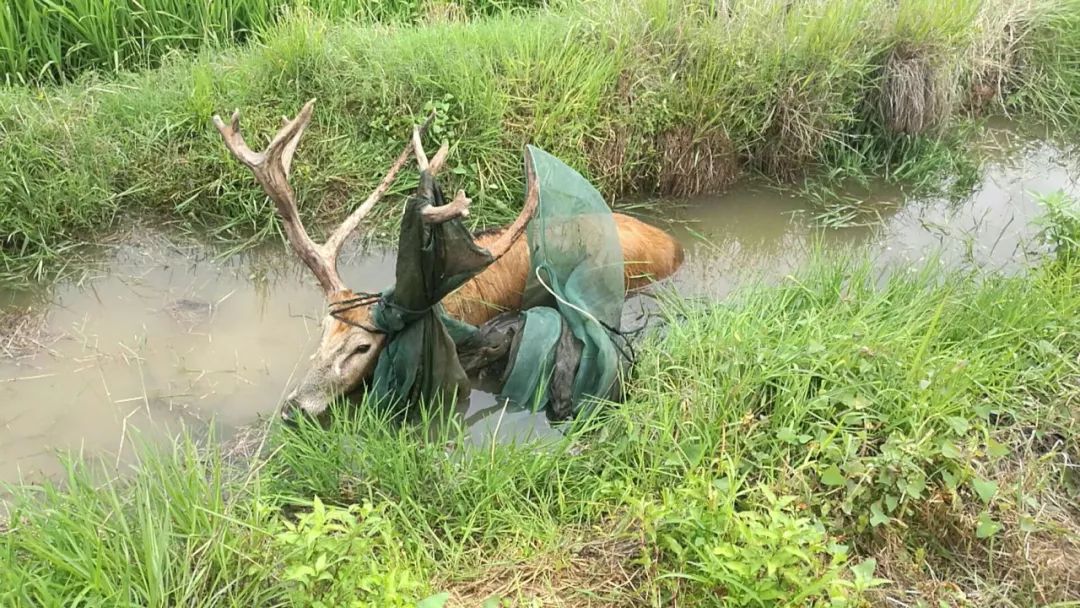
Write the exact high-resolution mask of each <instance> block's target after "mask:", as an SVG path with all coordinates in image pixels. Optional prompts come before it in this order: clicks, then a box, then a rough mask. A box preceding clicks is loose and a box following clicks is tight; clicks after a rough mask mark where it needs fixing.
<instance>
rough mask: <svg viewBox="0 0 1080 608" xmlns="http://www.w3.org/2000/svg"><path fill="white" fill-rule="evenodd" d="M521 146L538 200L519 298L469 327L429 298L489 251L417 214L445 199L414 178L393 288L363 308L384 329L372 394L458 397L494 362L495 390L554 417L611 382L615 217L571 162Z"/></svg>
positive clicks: (460, 230) (461, 278)
mask: <svg viewBox="0 0 1080 608" xmlns="http://www.w3.org/2000/svg"><path fill="white" fill-rule="evenodd" d="M526 154H527V155H528V156H527V159H526V160H527V161H529V162H531V165H532V167H533V170H534V171H535V174H536V178H537V179H536V188H537V189H538V194H539V203H538V207H537V210H536V214H535V215H534V216H533V219H532V220H531V221H530V222H529V225H528V228H527V231H526V238H527V239H528V246H529V253H530V268H529V277H528V280H527V286H526V290H525V294H524V300H523V302H524V304H523V306H522V310H521V311H512V312H509V313H505V314H503V315H499V316H498V317H496V318H495V319H492V320H491V321H489V322H487V323H485V324H484V325H482V326H480V327H472V326H469V325H467V324H465V323H462V322H460V321H458V320H456V319H453V318H451V317H449V316H448V315H447V314H446V313H445V311H444V310H443V309H442V307H441V305H440V304H439V302H441V301H442V299H443V298H444V297H446V295H448V294H449V293H451V292H452V291H453V290H454V289H456V288H457V287H459V286H461V285H462V284H464V283H465V282H466V281H468V280H469V279H471V278H473V277H474V276H476V275H477V274H479V273H480V272H482V271H483V270H484V269H485V268H487V267H488V266H489V265H490V264H491V263H492V262H493V259H492V257H491V255H490V254H489V253H488V252H487V251H485V250H484V249H482V248H480V247H478V246H477V245H476V244H475V243H474V242H473V239H472V235H471V234H469V232H468V230H467V229H466V228H465V226H464V225H463V224H462V223H461V221H460V220H453V221H450V222H445V223H443V224H433V225H432V224H425V223H424V222H423V221H422V219H421V216H420V212H421V210H422V209H423V208H424V207H425V206H426V205H429V204H432V205H441V204H444V198H443V195H442V192H441V190H440V188H439V187H438V184H437V183H435V180H434V179H433V178H432V177H431V176H430V175H428V174H427V173H423V174H422V175H421V183H420V187H419V188H417V191H416V193H415V194H414V195H413V196H412V197H411V198H410V199H409V201H408V203H407V204H406V209H405V215H404V217H403V219H402V226H401V234H400V237H399V242H398V246H399V248H398V257H397V268H396V277H395V278H396V282H395V285H394V287H393V288H392V289H389V290H387V291H385V292H384V293H383V297H382V299H381V300H380V302H379V303H378V304H377V305H376V307H375V310H374V311H373V312H374V317H373V318H374V322H375V324H376V326H377V327H378V328H379V329H381V330H382V331H384V332H386V333H387V335H388V343H387V347H386V348H385V349H384V351H383V353H382V354H381V355H380V358H379V361H378V364H377V366H376V370H375V377H374V379H373V384H372V389H373V391H374V392H375V394H376V395H377V396H382V397H391V398H395V399H401V400H404V401H407V402H415V401H417V400H432V399H436V398H440V397H445V396H446V395H447V394H452V395H455V396H459V395H461V394H462V392H463V391H465V390H467V389H468V388H469V386H470V384H469V380H468V374H469V373H474V374H475V373H477V372H482V371H484V369H485V368H487V369H488V370H489V371H490V369H491V368H494V369H497V370H498V371H497V372H496V373H495V374H494V375H495V376H496V377H497V380H498V381H499V382H498V383H499V384H500V385H501V391H500V396H501V397H502V398H505V399H508V400H510V401H512V402H514V403H516V404H518V405H521V406H525V407H533V408H541V407H548V408H549V413H552V412H554V415H555V417H559V418H562V417H565V416H567V415H571V414H573V413H576V412H577V411H579V410H580V408H581V407H582V406H583V405H585V404H588V403H592V402H594V401H595V400H594V398H600V399H607V398H611V397H612V395H613V394H614V392H615V391H616V390H617V388H618V386H617V382H618V378H619V370H620V365H621V363H622V360H621V359H620V351H619V349H618V348H617V347H616V344H615V342H614V340H616V339H618V332H619V324H620V320H621V313H622V306H623V301H624V298H625V291H624V283H623V260H622V248H621V246H620V244H619V235H618V230H617V228H616V226H615V222H614V218H613V217H612V215H611V211H610V209H609V208H608V206H607V204H606V203H605V202H604V199H603V197H602V196H601V195H600V193H599V192H598V191H597V190H596V189H595V188H594V187H593V186H592V185H591V184H590V183H589V182H588V181H587V180H585V179H584V178H583V177H582V176H581V175H580V174H578V173H577V172H576V171H574V170H573V169H572V168H570V167H569V166H567V165H566V164H565V163H563V162H562V161H560V160H559V159H557V158H555V157H554V156H552V155H550V154H548V153H547V152H544V151H543V150H541V149H539V148H535V147H532V146H529V147H527V149H526ZM463 361H464V362H465V363H464V364H463Z"/></svg>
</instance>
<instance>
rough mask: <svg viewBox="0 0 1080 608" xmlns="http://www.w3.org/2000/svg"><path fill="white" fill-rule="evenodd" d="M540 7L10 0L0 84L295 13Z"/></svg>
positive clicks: (209, 41)
mask: <svg viewBox="0 0 1080 608" xmlns="http://www.w3.org/2000/svg"><path fill="white" fill-rule="evenodd" d="M543 4H544V2H543V0H434V1H431V2H422V1H420V0H360V1H357V2H346V1H343V0H306V1H302V2H294V1H288V0H215V1H213V2H183V1H178V0H142V1H139V2H136V1H135V0H119V1H116V2H100V1H97V0H11V1H9V2H6V3H5V4H4V7H3V8H2V9H0V80H2V81H3V82H7V83H37V84H49V83H54V82H67V81H70V80H72V79H76V78H78V77H79V76H81V75H83V74H85V73H86V72H89V71H103V72H110V71H121V70H137V69H144V68H148V67H154V66H156V65H158V64H159V63H160V62H161V61H162V59H163V58H164V57H165V56H166V55H168V54H169V53H174V52H183V51H192V50H196V49H199V48H203V47H222V46H227V45H230V44H234V43H243V42H246V41H248V40H251V39H258V38H259V36H260V35H261V34H262V33H263V32H265V31H266V30H267V29H268V28H270V27H272V26H273V25H274V24H275V23H277V22H278V21H279V20H281V19H282V18H286V17H287V16H288V15H289V13H290V11H291V10H295V9H297V8H302V9H307V10H310V11H312V12H314V13H316V14H318V15H320V16H322V17H326V18H328V19H336V20H351V21H357V22H365V23H414V22H420V21H422V20H424V19H440V18H443V19H456V18H468V17H473V16H481V15H490V14H496V13H500V12H503V11H512V10H517V9H533V8H536V7H539V6H542V5H543Z"/></svg>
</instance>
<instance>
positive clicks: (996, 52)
mask: <svg viewBox="0 0 1080 608" xmlns="http://www.w3.org/2000/svg"><path fill="white" fill-rule="evenodd" d="M119 4H122V3H119ZM327 6H329V5H327ZM380 6H382V4H380ZM477 6H480V5H479V4H478V5H477ZM1078 16H1080V3H1078V2H1077V0H1040V1H1037V2H1026V1H1025V2H1013V1H1007V0H995V1H991V2H986V1H982V0H979V1H976V0H967V1H964V2H951V1H949V2H945V1H943V0H917V1H912V2H903V3H899V4H897V3H895V2H891V1H889V0H815V1H806V2H795V3H792V2H786V1H781V0H773V1H769V2H744V3H721V4H715V3H708V2H683V1H675V0H650V1H649V2H644V3H641V2H624V1H622V0H590V1H588V2H584V3H580V4H578V5H574V6H569V7H565V8H560V9H557V10H555V11H554V12H552V11H550V10H544V11H539V12H532V13H529V14H527V15H507V14H504V15H501V16H497V17H493V18H490V19H483V20H478V21H472V22H467V23H441V24H431V25H427V26H425V27H417V28H403V29H402V28H393V27H387V26H384V25H358V24H356V23H346V24H331V23H330V22H328V21H325V20H323V19H321V18H319V17H318V16H316V15H315V14H313V13H311V12H307V11H298V13H297V14H296V15H294V16H293V17H292V18H290V19H286V20H284V21H282V22H280V23H278V24H276V25H274V26H273V27H271V28H270V29H269V30H268V31H267V32H266V33H265V35H263V36H260V37H259V40H258V41H256V42H254V43H253V44H251V45H248V46H245V47H243V48H239V49H231V50H211V51H205V52H203V53H200V54H198V55H195V56H170V57H168V58H166V59H165V60H164V65H163V66H162V67H161V69H159V70H154V71H147V72H142V73H138V74H121V75H117V76H116V77H114V78H111V79H108V80H103V81H97V82H92V84H89V85H87V83H78V84H75V85H70V86H66V87H60V88H49V89H44V90H40V89H39V90H34V89H29V88H24V87H8V88H6V89H0V198H2V199H3V200H4V202H5V207H4V213H3V214H0V267H2V269H3V271H2V272H3V274H4V275H7V276H8V277H9V278H19V279H22V280H26V279H27V278H35V277H41V276H44V275H46V274H52V273H54V272H56V271H57V270H59V269H60V268H62V262H63V261H70V260H71V258H72V252H73V247H75V246H76V245H78V244H79V243H82V242H86V241H87V240H91V239H92V235H95V234H97V233H98V232H100V231H101V230H102V229H105V228H107V227H108V226H110V225H112V224H113V223H115V221H116V219H117V218H118V217H122V216H126V215H129V214H131V213H134V212H138V211H143V212H145V211H154V212H161V213H162V214H163V215H164V217H166V218H181V219H182V220H183V221H184V222H185V223H186V224H188V225H199V226H203V227H207V228H209V229H210V230H211V232H212V233H213V234H214V235H215V236H217V237H221V238H227V239H230V240H239V241H240V242H243V241H244V240H245V239H257V238H264V237H266V236H268V235H273V234H274V233H275V231H276V230H277V229H276V227H275V224H274V222H273V212H272V208H271V206H270V205H269V204H267V202H266V201H265V199H264V198H263V197H262V196H261V194H260V192H259V190H258V188H257V187H255V186H254V185H253V183H252V181H251V179H250V176H249V175H248V174H247V172H246V171H244V170H243V168H242V167H240V166H238V165H237V163H235V162H233V161H232V159H230V158H229V157H228V156H227V154H226V152H225V150H224V148H223V146H222V144H221V142H220V139H219V138H218V136H217V134H216V132H214V130H213V128H212V126H211V125H210V117H211V116H212V115H213V114H214V113H217V112H219V113H225V112H228V111H231V110H232V109H233V108H237V107H239V108H242V110H243V111H244V115H245V125H246V129H247V132H248V133H250V136H249V137H252V138H256V137H265V135H264V134H266V133H269V132H270V131H271V129H272V128H273V127H274V126H275V124H276V121H277V120H278V117H280V116H281V115H282V114H292V113H294V112H296V111H297V109H298V108H299V107H300V106H301V104H302V103H303V102H304V101H306V100H307V99H308V98H311V97H317V98H318V99H319V104H318V106H317V109H316V115H315V119H314V122H313V124H312V127H311V129H310V130H309V132H308V134H307V135H306V138H305V141H304V143H303V144H302V146H301V151H300V153H299V155H298V157H297V169H296V171H295V174H296V175H295V176H294V177H295V181H296V182H297V187H298V190H299V194H300V200H301V207H302V209H301V211H302V213H303V215H304V217H305V219H306V220H307V221H308V223H312V222H313V221H315V219H316V218H318V219H320V220H328V221H331V222H332V221H336V220H337V219H339V218H340V217H341V215H342V213H343V212H344V211H345V210H346V209H347V208H348V207H350V206H351V205H353V204H356V202H357V201H358V200H360V199H361V198H362V197H364V196H366V194H367V193H368V192H369V191H370V189H371V188H372V187H374V185H375V184H376V182H377V180H378V179H379V178H380V177H381V175H382V171H383V170H384V169H385V167H386V166H387V164H388V163H389V161H390V159H392V158H393V157H394V155H395V154H396V153H397V151H398V150H399V149H400V146H401V145H402V143H403V140H404V139H405V137H406V136H407V134H408V133H409V130H410V126H411V124H412V123H413V122H418V121H419V120H420V119H421V118H422V117H423V116H424V115H426V113H427V112H428V111H429V110H431V109H438V110H439V112H440V114H439V118H438V120H437V124H436V129H435V136H436V137H438V138H442V139H445V140H448V141H449V142H451V144H452V145H453V147H454V156H453V163H454V170H455V175H453V176H452V177H453V181H454V182H455V183H453V184H450V186H453V187H459V186H460V187H464V188H466V190H467V191H468V192H469V193H470V194H471V195H472V196H473V198H474V201H475V203H474V206H473V209H474V214H473V218H474V220H475V221H476V222H477V224H478V225H483V224H490V223H494V222H499V221H504V220H506V219H508V218H509V217H512V216H513V214H514V213H515V208H516V206H517V205H518V204H519V201H520V192H521V190H522V183H521V166H520V164H521V159H520V151H521V148H522V145H523V144H524V143H525V142H527V141H531V142H534V143H536V144H538V145H540V146H541V147H544V148H545V149H548V150H549V151H551V152H552V153H554V154H556V155H558V156H559V157H561V158H563V159H565V160H566V161H567V162H569V163H570V164H572V165H573V166H574V167H575V168H577V169H579V170H581V171H582V172H584V173H585V174H586V175H587V176H588V177H589V178H590V179H592V180H593V181H594V182H595V183H597V184H598V185H599V186H600V187H601V188H602V190H603V191H604V192H605V193H606V194H610V195H618V194H628V193H656V194H660V195H675V196H688V195H693V194H696V193H700V192H714V191H718V190H721V189H723V188H724V187H725V186H726V185H728V184H729V183H731V181H732V180H734V179H735V178H736V177H737V176H738V175H740V174H742V173H745V172H748V171H749V172H760V173H763V174H765V175H767V176H769V177H771V178H780V179H785V178H794V177H798V176H804V175H807V174H810V175H814V176H818V177H826V178H831V179H845V178H852V177H860V176H864V175H886V176H888V177H889V178H890V179H892V180H896V181H902V182H905V183H913V182H914V183H931V182H935V181H937V180H939V179H940V178H942V177H944V176H953V175H956V172H957V169H958V168H962V167H963V166H965V163H967V166H969V167H970V161H968V160H967V158H968V157H967V156H966V155H965V154H964V153H963V152H962V151H963V150H964V149H965V147H964V145H963V144H964V142H965V139H964V134H965V133H967V132H968V131H969V129H966V128H965V125H967V124H969V122H968V117H971V116H976V115H980V114H981V113H986V112H992V111H996V110H1009V111H1012V112H1016V113H1018V114H1019V115H1021V116H1026V117H1027V118H1029V119H1031V120H1037V121H1051V122H1060V123H1063V124H1076V122H1078V120H1077V119H1078V118H1080V101H1078V100H1080V95H1078V94H1076V87H1077V86H1080V85H1078V84H1077V83H1080V50H1078V49H1080V44H1077V43H1078V42H1080V17H1078ZM968 174H970V170H969V171H968ZM968 185H969V186H970V183H968ZM409 186H410V185H409V184H407V183H402V184H400V185H399V188H400V189H404V188H408V187H409ZM390 215H392V214H390V213H388V212H387V213H385V214H384V217H383V219H386V220H388V221H389V222H392V219H391V218H389V216H390Z"/></svg>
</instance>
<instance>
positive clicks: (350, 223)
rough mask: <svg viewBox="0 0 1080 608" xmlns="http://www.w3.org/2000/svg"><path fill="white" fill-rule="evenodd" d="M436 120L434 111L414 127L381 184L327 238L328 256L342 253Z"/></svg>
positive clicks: (335, 257) (421, 149) (418, 159)
mask: <svg viewBox="0 0 1080 608" xmlns="http://www.w3.org/2000/svg"><path fill="white" fill-rule="evenodd" d="M434 120H435V112H434V111H432V112H431V113H430V114H428V117H427V119H426V120H424V124H422V125H420V126H419V127H413V138H412V140H411V142H410V144H409V145H406V146H405V149H403V150H402V151H401V154H398V157H397V159H396V160H395V161H394V164H393V165H391V166H390V170H389V171H387V172H386V175H385V176H384V177H383V178H382V181H381V182H379V185H378V186H377V187H376V188H375V190H374V191H372V193H371V195H369V196H368V197H367V200H365V201H364V202H363V203H361V204H360V206H359V207H357V208H356V209H355V210H354V211H353V212H352V213H351V214H349V217H347V218H345V221H343V222H341V225H340V226H338V227H337V229H336V230H334V232H333V234H331V235H330V238H328V239H327V240H326V245H325V251H326V254H327V255H328V256H330V257H331V258H332V259H337V256H338V255H339V254H340V253H341V247H342V246H343V245H344V244H345V241H346V240H347V239H348V238H349V235H351V234H352V233H353V231H354V230H356V229H357V227H359V226H360V222H361V221H362V220H363V219H364V217H365V216H367V214H368V213H369V212H370V211H371V209H372V207H374V206H375V203H377V202H379V200H380V199H381V198H382V197H383V195H384V194H386V191H387V190H389V189H390V186H391V185H393V183H394V179H395V178H396V177H397V174H398V172H399V171H401V168H402V167H404V166H405V163H407V162H409V156H410V152H412V153H415V151H416V149H417V144H418V142H419V141H420V137H421V136H422V135H423V134H424V133H425V132H426V131H427V129H428V127H430V126H431V123H432V121H434ZM420 153H421V155H422V154H423V146H420ZM420 158H421V157H420V156H417V162H420ZM423 159H424V162H425V163H426V161H427V157H426V156H424V157H423ZM425 166H430V163H426V165H423V166H421V170H423V168H424V167H425Z"/></svg>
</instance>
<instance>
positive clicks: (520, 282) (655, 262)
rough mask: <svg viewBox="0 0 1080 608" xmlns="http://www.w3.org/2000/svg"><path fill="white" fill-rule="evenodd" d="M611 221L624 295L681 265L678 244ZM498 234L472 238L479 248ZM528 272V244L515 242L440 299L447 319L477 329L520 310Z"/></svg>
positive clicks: (630, 221)
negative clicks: (615, 231) (616, 234)
mask: <svg viewBox="0 0 1080 608" xmlns="http://www.w3.org/2000/svg"><path fill="white" fill-rule="evenodd" d="M614 218H615V225H616V227H617V228H618V230H619V244H620V245H622V251H623V260H624V265H625V271H624V274H623V276H624V277H625V279H626V289H627V291H632V290H634V289H640V288H641V287H644V286H646V285H648V284H649V283H652V282H654V281H659V280H661V279H664V278H666V277H668V276H671V275H672V274H673V273H674V272H675V271H676V270H678V269H679V266H681V265H682V263H683V249H682V246H681V245H679V243H678V241H676V240H675V239H674V238H672V237H671V235H669V234H667V233H666V232H664V231H663V230H660V229H659V228H656V227H653V226H650V225H648V224H646V223H644V222H642V221H640V220H637V219H634V218H632V217H629V216H626V215H622V214H618V213H616V214H614ZM501 233H502V229H496V230H489V231H485V232H481V233H479V234H477V235H476V243H477V244H478V245H480V246H481V247H484V246H486V245H487V244H489V243H491V242H492V241H494V240H495V239H497V238H498V237H499V235H500V234H501ZM528 273H529V248H528V243H527V242H526V239H525V238H520V239H518V240H517V242H515V243H514V245H513V246H512V247H511V248H510V249H509V250H508V251H507V252H506V254H505V255H503V257H501V258H499V259H498V260H497V261H496V262H495V263H494V264H492V265H491V266H489V267H488V268H487V270H485V271H484V272H482V273H480V274H479V275H477V276H476V277H475V278H474V279H473V280H471V281H469V282H468V283H466V284H465V285H462V286H461V288H460V289H458V290H457V291H455V292H454V293H452V294H450V296H448V297H447V298H446V299H445V300H443V306H445V307H446V311H447V312H448V313H450V315H452V316H453V317H455V318H457V319H461V320H462V321H465V322H467V323H470V324H472V325H480V324H481V323H483V322H485V321H487V320H489V319H491V318H492V317H494V316H495V315H497V314H499V313H500V312H504V311H507V310H517V309H519V308H520V307H521V296H522V292H524V291H525V281H526V277H527V276H528Z"/></svg>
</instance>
